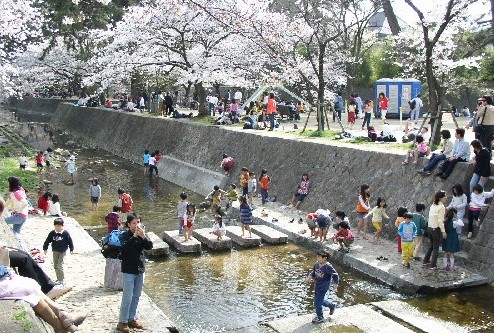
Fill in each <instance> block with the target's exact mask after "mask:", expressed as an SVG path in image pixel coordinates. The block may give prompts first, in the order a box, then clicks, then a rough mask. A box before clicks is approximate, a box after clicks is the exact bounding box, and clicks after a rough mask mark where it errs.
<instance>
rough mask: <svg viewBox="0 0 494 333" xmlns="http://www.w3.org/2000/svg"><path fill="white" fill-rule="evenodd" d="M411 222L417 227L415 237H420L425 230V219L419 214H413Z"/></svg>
mask: <svg viewBox="0 0 494 333" xmlns="http://www.w3.org/2000/svg"><path fill="white" fill-rule="evenodd" d="M412 222H413V223H415V226H417V236H422V235H423V234H424V233H423V230H425V229H427V222H426V221H425V217H424V215H422V214H419V213H413V219H412Z"/></svg>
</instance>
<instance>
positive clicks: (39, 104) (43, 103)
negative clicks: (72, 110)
mask: <svg viewBox="0 0 494 333" xmlns="http://www.w3.org/2000/svg"><path fill="white" fill-rule="evenodd" d="M63 102H67V100H66V99H60V98H33V97H31V96H26V97H24V98H23V99H17V98H13V97H11V98H9V100H8V102H7V104H8V106H9V107H11V108H15V109H19V110H23V111H30V112H37V113H47V114H53V113H55V111H56V110H57V107H58V105H59V104H60V103H63Z"/></svg>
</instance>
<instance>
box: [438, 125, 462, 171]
mask: <svg viewBox="0 0 494 333" xmlns="http://www.w3.org/2000/svg"><path fill="white" fill-rule="evenodd" d="M455 136H456V141H455V143H454V145H453V151H452V153H451V156H450V157H448V158H447V159H445V160H444V164H443V166H442V168H441V169H440V170H439V171H438V172H437V173H436V176H438V177H441V178H442V179H446V178H448V177H449V175H450V174H451V172H453V168H454V167H455V165H456V163H458V162H466V161H468V160H469V159H470V145H469V144H468V142H466V141H465V140H464V136H465V129H463V128H457V129H456V130H455Z"/></svg>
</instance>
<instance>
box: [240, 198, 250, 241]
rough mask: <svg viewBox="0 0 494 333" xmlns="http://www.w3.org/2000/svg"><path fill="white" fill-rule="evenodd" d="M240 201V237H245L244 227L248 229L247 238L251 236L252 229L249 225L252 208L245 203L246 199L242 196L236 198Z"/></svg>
mask: <svg viewBox="0 0 494 333" xmlns="http://www.w3.org/2000/svg"><path fill="white" fill-rule="evenodd" d="M238 201H239V202H240V222H241V223H242V237H245V235H244V234H245V229H247V230H249V238H252V231H251V230H250V225H251V224H252V208H251V207H250V206H249V204H248V203H247V199H246V198H245V197H244V196H241V197H240V198H238Z"/></svg>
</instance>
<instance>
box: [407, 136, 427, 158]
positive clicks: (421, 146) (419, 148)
mask: <svg viewBox="0 0 494 333" xmlns="http://www.w3.org/2000/svg"><path fill="white" fill-rule="evenodd" d="M427 155H429V147H427V144H426V143H425V142H424V138H423V137H422V136H421V135H417V137H415V149H414V150H409V151H407V155H406V157H405V160H404V161H403V164H408V160H409V159H410V157H412V156H413V164H417V161H418V158H419V157H424V156H427Z"/></svg>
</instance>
